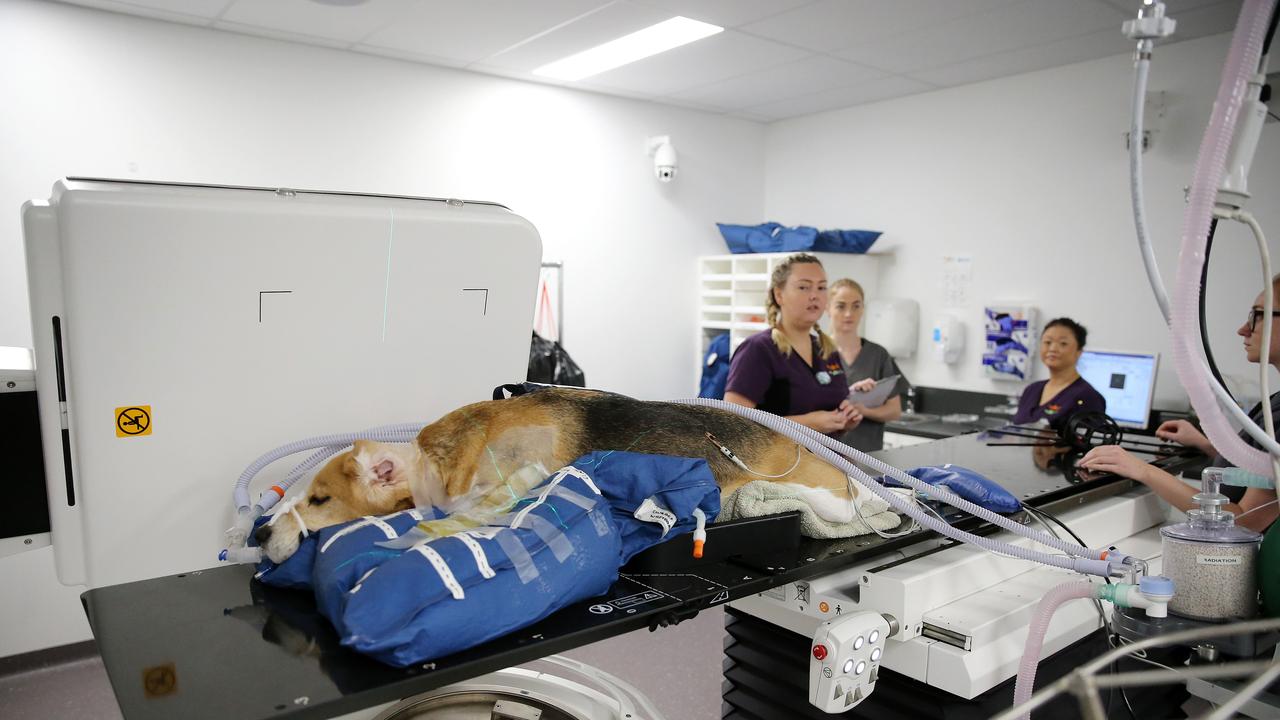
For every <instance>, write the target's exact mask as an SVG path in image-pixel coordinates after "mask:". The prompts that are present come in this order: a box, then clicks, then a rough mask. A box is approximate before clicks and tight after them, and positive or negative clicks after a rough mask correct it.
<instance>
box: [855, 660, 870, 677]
mask: <svg viewBox="0 0 1280 720" xmlns="http://www.w3.org/2000/svg"><path fill="white" fill-rule="evenodd" d="M866 669H867V663H866V661H864V660H859V661H858V666H857V667H855V668H854V669H853V674H854V675H861V674H862V671H863V670H866Z"/></svg>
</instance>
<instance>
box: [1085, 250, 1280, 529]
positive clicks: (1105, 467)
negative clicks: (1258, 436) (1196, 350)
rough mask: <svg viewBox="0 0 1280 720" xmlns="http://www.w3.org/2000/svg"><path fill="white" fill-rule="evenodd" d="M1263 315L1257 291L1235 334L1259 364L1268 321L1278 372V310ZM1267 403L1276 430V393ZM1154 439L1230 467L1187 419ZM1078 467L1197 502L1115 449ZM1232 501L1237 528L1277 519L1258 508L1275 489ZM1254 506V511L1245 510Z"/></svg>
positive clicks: (1279, 284)
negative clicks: (1263, 329) (1184, 448)
mask: <svg viewBox="0 0 1280 720" xmlns="http://www.w3.org/2000/svg"><path fill="white" fill-rule="evenodd" d="M1271 285H1272V287H1273V288H1274V292H1275V293H1276V294H1278V295H1280V275H1277V276H1275V277H1274V278H1272V281H1271ZM1262 312H1263V311H1262V295H1261V293H1259V295H1258V297H1257V298H1255V299H1254V301H1253V307H1251V308H1250V309H1249V319H1248V320H1247V321H1246V322H1245V324H1243V325H1241V326H1240V328H1239V329H1238V330H1236V334H1237V335H1239V336H1240V337H1242V338H1244V351H1245V357H1247V358H1248V360H1249V362H1251V363H1256V362H1262V355H1263V353H1262V323H1264V322H1269V323H1271V324H1272V327H1271V347H1270V348H1268V351H1267V360H1266V361H1267V363H1269V364H1270V365H1272V366H1274V367H1275V368H1277V369H1280V323H1277V322H1276V318H1277V317H1280V311H1273V312H1272V317H1269V318H1264V317H1263V316H1262ZM1267 404H1268V410H1269V411H1270V412H1271V415H1272V417H1273V418H1275V423H1276V426H1277V427H1280V392H1277V393H1275V394H1273V395H1272V396H1271V398H1270V400H1269V402H1268V403H1267ZM1249 417H1250V418H1252V419H1253V420H1254V422H1257V423H1258V424H1259V425H1261V424H1262V403H1258V404H1257V405H1254V406H1253V409H1252V410H1250V411H1249ZM1278 434H1280V433H1278ZM1156 435H1157V436H1159V437H1160V438H1161V439H1164V440H1172V441H1174V442H1177V443H1180V444H1182V445H1187V446H1189V447H1194V448H1196V449H1198V450H1200V451H1202V452H1204V453H1205V454H1206V455H1209V456H1210V457H1212V458H1213V459H1214V460H1213V464H1214V465H1215V466H1216V467H1226V466H1228V465H1229V464H1230V463H1228V462H1227V460H1226V458H1224V457H1222V456H1221V455H1219V454H1218V451H1217V449H1216V448H1214V446H1213V443H1212V442H1210V441H1209V438H1207V437H1205V436H1204V434H1203V433H1201V432H1200V431H1199V430H1197V429H1196V427H1195V426H1194V425H1192V424H1191V423H1189V422H1187V421H1186V420H1170V421H1168V422H1164V423H1161V424H1160V427H1158V428H1156ZM1240 437H1241V439H1243V440H1244V441H1245V442H1246V443H1248V444H1249V445H1250V446H1252V447H1255V448H1257V447H1258V444H1257V443H1256V442H1254V440H1253V438H1252V437H1250V436H1249V434H1248V433H1245V432H1241V433H1240ZM1079 466H1080V467H1081V468H1084V469H1085V470H1089V471H1091V472H1105V473H1112V474H1114V475H1119V476H1121V477H1126V478H1129V479H1130V480H1136V481H1138V482H1140V483H1142V484H1144V485H1146V486H1147V487H1149V488H1151V490H1152V491H1153V492H1155V494H1157V495H1159V496H1160V497H1161V498H1163V499H1164V500H1165V502H1168V503H1169V504H1170V505H1173V506H1174V507H1176V508H1178V509H1179V510H1182V511H1184V512H1185V511H1187V510H1190V509H1191V508H1193V507H1196V503H1194V502H1192V500H1191V497H1192V496H1193V495H1195V494H1196V492H1197V490H1196V488H1194V487H1192V486H1191V485H1188V484H1186V483H1184V482H1182V481H1181V480H1179V479H1178V478H1176V477H1174V476H1173V475H1170V474H1169V473H1167V472H1165V471H1164V470H1161V469H1160V468H1158V467H1156V466H1154V465H1149V464H1147V463H1146V462H1145V461H1143V460H1140V459H1138V458H1137V457H1134V456H1133V454H1132V453H1130V452H1128V451H1127V450H1125V449H1124V448H1122V447H1120V446H1118V445H1103V446H1101V447H1096V448H1094V449H1092V450H1090V451H1089V453H1088V454H1087V455H1085V456H1084V457H1083V458H1082V459H1081V460H1080V464H1079ZM1233 489H1234V488H1223V491H1224V492H1223V494H1225V495H1227V496H1228V497H1231V496H1232V493H1230V492H1229V491H1230V490H1233ZM1237 498H1238V499H1237ZM1232 499H1233V500H1236V502H1233V503H1229V504H1227V505H1225V506H1224V507H1225V509H1226V510H1228V511H1229V512H1232V513H1235V515H1236V517H1238V518H1240V517H1241V516H1242V515H1244V517H1243V518H1241V520H1240V524H1241V525H1244V526H1245V527H1247V528H1250V529H1252V530H1259V531H1261V530H1265V529H1266V528H1267V526H1269V525H1270V524H1271V523H1272V522H1273V521H1274V520H1275V519H1276V516H1277V509H1276V505H1274V504H1271V505H1270V506H1269V507H1263V506H1264V505H1267V504H1269V503H1273V502H1274V501H1275V499H1276V491H1275V490H1267V489H1262V488H1249V489H1248V490H1246V491H1245V492H1244V494H1243V495H1239V496H1237V497H1235V498H1232ZM1255 508H1256V509H1257V512H1249V511H1250V510H1254V509H1255ZM1246 513H1247V515H1246Z"/></svg>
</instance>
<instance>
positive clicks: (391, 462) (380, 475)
mask: <svg viewBox="0 0 1280 720" xmlns="http://www.w3.org/2000/svg"><path fill="white" fill-rule="evenodd" d="M402 462H403V461H402V459H401V458H400V457H399V456H398V455H396V453H394V452H391V451H390V450H389V449H387V448H386V447H385V446H384V445H383V444H382V443H378V442H373V441H371V440H357V441H355V444H354V445H353V446H352V448H351V455H350V457H349V458H348V461H347V464H346V470H347V472H348V474H349V475H351V476H352V477H353V478H354V479H355V480H356V481H358V482H362V483H366V484H369V485H374V484H386V483H390V482H391V481H392V477H393V476H394V475H395V471H396V468H397V467H398V466H399V465H400V464H401V463H402Z"/></svg>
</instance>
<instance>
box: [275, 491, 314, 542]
mask: <svg viewBox="0 0 1280 720" xmlns="http://www.w3.org/2000/svg"><path fill="white" fill-rule="evenodd" d="M300 500H302V496H301V495H294V496H293V497H291V498H289V499H288V500H285V501H284V504H282V505H281V506H280V508H279V509H278V510H276V512H275V514H274V515H272V516H271V519H270V520H268V521H267V525H268V526H271V525H275V524H276V521H277V520H279V519H280V518H281V517H283V516H285V515H292V516H293V519H294V520H295V521H297V523H298V527H300V528H302V537H306V536H307V535H310V534H311V533H310V532H309V531H308V530H307V524H306V523H305V522H303V521H302V513H300V512H298V502H299V501H300Z"/></svg>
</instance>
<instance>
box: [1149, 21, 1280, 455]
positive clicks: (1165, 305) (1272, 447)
mask: <svg viewBox="0 0 1280 720" xmlns="http://www.w3.org/2000/svg"><path fill="white" fill-rule="evenodd" d="M1152 45H1153V43H1152V41H1151V40H1149V39H1143V40H1140V41H1138V47H1137V52H1136V53H1135V59H1134V65H1133V95H1132V98H1131V102H1130V124H1129V194H1130V199H1131V201H1132V206H1133V227H1134V230H1135V232H1136V234H1137V236H1138V250H1139V251H1140V253H1141V255H1142V266H1143V268H1144V269H1145V270H1146V273H1147V281H1148V283H1149V284H1150V285H1151V291H1152V293H1153V294H1154V295H1155V298H1156V305H1158V306H1159V308H1160V316H1161V317H1162V318H1164V321H1165V323H1166V324H1170V325H1171V323H1172V310H1171V309H1170V302H1169V295H1168V293H1167V292H1166V291H1165V286H1164V278H1163V277H1162V276H1161V274H1160V266H1159V264H1158V263H1157V262H1156V256H1155V251H1154V250H1153V249H1152V245H1151V236H1150V235H1149V233H1148V228H1147V211H1146V196H1145V192H1144V189H1143V188H1144V184H1143V170H1142V153H1143V143H1142V137H1143V127H1144V125H1145V121H1144V111H1145V106H1146V97H1147V79H1148V76H1149V74H1150V71H1151V50H1152ZM1245 222H1247V221H1245ZM1207 232H1208V231H1207V230H1206V237H1207ZM1201 264H1203V261H1202V262H1201ZM1267 281H1269V278H1268V280H1264V283H1265V282H1267ZM1171 327H1172V326H1171ZM1198 327H1199V325H1197V328H1198ZM1177 342H1178V340H1177V338H1175V339H1174V343H1175V344H1176V343H1177ZM1194 361H1195V362H1197V363H1198V364H1199V366H1200V372H1201V375H1202V377H1204V378H1210V377H1211V375H1212V371H1210V370H1209V364H1208V361H1207V360H1206V359H1205V358H1204V357H1203V355H1201V354H1200V352H1198V351H1197V352H1196V353H1195V358H1194ZM1264 365H1265V363H1264ZM1263 369H1264V370H1265V367H1264V368H1263ZM1206 382H1207V385H1208V387H1209V390H1210V391H1211V392H1212V393H1213V395H1214V397H1215V398H1216V399H1217V402H1218V404H1219V407H1221V408H1223V409H1225V410H1226V411H1227V412H1228V414H1229V415H1230V416H1231V419H1232V420H1234V422H1235V425H1236V426H1238V427H1240V428H1243V429H1244V431H1245V432H1247V433H1249V436H1250V437H1252V438H1253V439H1254V441H1255V442H1257V443H1258V444H1259V445H1261V446H1262V447H1263V448H1265V449H1266V450H1268V451H1269V452H1271V453H1272V454H1277V453H1280V444H1278V443H1277V442H1276V439H1275V435H1274V434H1269V433H1268V432H1266V430H1264V429H1263V428H1260V427H1258V425H1257V423H1255V422H1253V420H1252V419H1251V418H1250V417H1249V416H1248V414H1246V413H1245V412H1244V410H1243V409H1241V408H1240V406H1238V405H1237V404H1236V403H1235V401H1234V400H1233V399H1232V398H1231V396H1230V395H1229V394H1228V393H1227V391H1226V388H1224V387H1222V386H1221V385H1219V384H1218V382H1217V381H1216V380H1212V379H1208V380H1206ZM1224 420H1225V418H1224Z"/></svg>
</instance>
